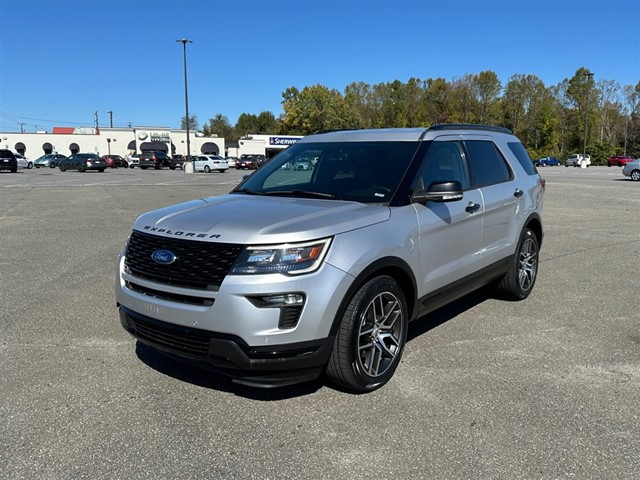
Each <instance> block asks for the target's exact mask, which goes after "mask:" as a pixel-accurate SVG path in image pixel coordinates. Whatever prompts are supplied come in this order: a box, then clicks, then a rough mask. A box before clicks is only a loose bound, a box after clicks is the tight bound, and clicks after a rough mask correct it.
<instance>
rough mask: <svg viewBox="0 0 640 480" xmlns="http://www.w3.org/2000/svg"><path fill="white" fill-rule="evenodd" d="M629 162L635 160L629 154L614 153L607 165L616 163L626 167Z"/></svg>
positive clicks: (611, 165) (610, 165)
mask: <svg viewBox="0 0 640 480" xmlns="http://www.w3.org/2000/svg"><path fill="white" fill-rule="evenodd" d="M629 162H633V158H631V157H630V156H628V155H614V156H613V157H609V158H607V167H613V166H614V165H616V166H618V167H624V166H625V165H626V164H627V163H629Z"/></svg>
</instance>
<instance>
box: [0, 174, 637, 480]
mask: <svg viewBox="0 0 640 480" xmlns="http://www.w3.org/2000/svg"><path fill="white" fill-rule="evenodd" d="M539 170H540V172H541V174H542V176H543V177H544V178H546V180H547V192H546V196H545V209H544V213H545V218H544V220H545V228H546V236H545V239H544V242H543V245H542V252H541V266H540V274H539V277H538V283H537V285H536V287H535V289H534V292H533V294H532V295H531V297H530V298H529V299H528V300H526V301H525V302H520V303H510V302H502V301H499V300H495V299H493V298H491V297H490V296H488V295H487V294H486V293H483V292H480V293H476V294H474V295H471V296H469V297H466V298H464V299H463V301H459V302H457V303H456V304H455V305H452V306H450V307H447V308H445V309H442V310H440V311H438V312H435V313H434V314H432V315H429V316H428V317H425V318H424V319H422V320H420V321H419V322H415V323H414V324H413V325H412V326H411V330H410V334H409V335H410V341H409V343H408V345H407V348H406V351H405V355H404V358H403V362H402V364H401V365H400V367H399V368H398V371H397V372H396V374H395V376H394V378H393V379H392V380H391V382H390V383H389V385H387V386H386V387H385V388H383V389H381V390H378V391H375V392H373V393H371V394H368V395H351V394H348V393H345V392H342V391H339V390H336V389H334V388H332V387H331V386H328V385H325V384H323V383H322V382H317V383H312V384H307V385H301V386H297V387H294V388H288V389H282V390H252V389H248V388H244V387H238V386H235V385H234V384H232V383H230V382H229V381H228V380H226V379H224V378H221V377H216V376H213V375H210V374H207V373H203V372H199V371H195V370H193V369H191V368H188V367H183V366H181V365H179V364H177V363H174V362H172V361H171V360H168V359H166V358H164V357H162V356H160V355H158V354H156V353H154V352H152V351H150V350H149V349H147V348H145V347H143V346H140V345H138V346H137V345H136V344H135V341H134V340H133V339H132V338H131V337H130V336H128V334H126V333H125V332H124V330H123V329H122V328H121V327H120V324H119V320H118V315H117V310H116V307H115V299H114V293H113V290H114V288H113V284H114V279H115V260H116V256H117V253H118V251H119V250H120V249H121V248H122V246H123V244H124V242H125V241H126V239H127V236H128V234H129V231H130V227H131V225H132V223H133V221H134V219H135V218H136V216H137V215H139V214H140V213H142V212H144V211H147V210H150V209H153V208H157V207H161V206H164V205H168V204H172V203H176V202H179V201H183V200H188V199H192V198H197V197H204V196H210V195H220V194H223V193H226V192H228V191H229V190H231V188H233V186H234V185H236V184H237V183H238V182H239V181H240V179H241V178H242V175H243V174H246V173H247V172H244V173H243V172H240V171H235V170H230V171H228V172H226V173H224V174H220V173H210V174H193V175H186V174H184V173H183V172H181V171H170V170H162V171H150V170H147V171H141V170H138V169H133V170H130V169H115V170H107V171H106V172H104V173H97V172H87V173H78V172H65V173H62V172H60V171H58V170H56V169H39V170H29V171H27V170H24V171H19V172H18V173H16V174H10V173H4V172H3V173H1V174H0V199H1V200H2V201H1V203H0V205H1V206H2V210H0V239H1V240H0V279H1V280H0V281H1V283H2V286H1V288H2V289H1V291H2V302H0V392H2V395H1V396H0V478H3V479H4V478H7V479H15V478H53V479H58V478H64V479H71V478H73V479H75V478H177V477H180V478H225V479H246V478H254V479H280V478H291V479H306V478H309V479H312V478H313V479H317V478H349V479H359V478H390V477H395V478H406V479H409V478H411V479H413V478H415V479H452V478H482V479H485V478H486V479H515V478H526V479H529V478H540V479H552V478H616V479H626V478H629V479H631V478H637V476H638V472H639V471H640V441H639V439H640V422H639V418H638V417H639V413H638V412H639V411H640V322H639V317H640V312H639V310H638V293H637V291H638V289H637V281H638V261H637V256H638V251H639V249H640V221H639V220H638V212H640V184H638V183H637V182H631V181H629V180H628V179H626V178H625V177H623V176H622V173H621V169H619V168H607V167H591V168H588V169H578V168H564V167H546V168H540V169H539Z"/></svg>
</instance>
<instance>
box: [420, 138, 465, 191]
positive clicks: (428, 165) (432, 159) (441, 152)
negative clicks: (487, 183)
mask: <svg viewBox="0 0 640 480" xmlns="http://www.w3.org/2000/svg"><path fill="white" fill-rule="evenodd" d="M420 178H421V180H422V185H420V186H419V188H424V189H428V188H429V186H430V185H431V184H432V183H434V182H447V181H452V180H457V181H458V182H460V184H461V185H462V189H463V190H466V189H468V188H469V186H470V181H469V172H468V170H467V165H466V162H465V161H464V151H463V149H462V145H461V143H460V142H455V141H452V142H433V143H432V144H431V146H430V147H429V150H428V151H427V156H426V159H425V163H424V168H423V170H422V173H421V174H420Z"/></svg>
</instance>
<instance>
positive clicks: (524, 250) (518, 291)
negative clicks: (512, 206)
mask: <svg viewBox="0 0 640 480" xmlns="http://www.w3.org/2000/svg"><path fill="white" fill-rule="evenodd" d="M539 252H540V241H539V240H538V237H536V234H535V233H533V230H531V229H529V228H525V229H524V230H523V232H522V235H520V242H518V249H517V250H516V253H515V254H514V257H513V261H512V264H511V266H510V267H509V270H508V271H507V273H505V275H504V277H503V278H502V280H500V283H499V284H498V291H499V292H500V293H501V294H502V295H503V296H504V297H505V298H506V299H507V300H524V299H525V298H527V297H528V296H529V294H530V293H531V290H533V285H534V284H535V283H536V278H537V276H538V254H539Z"/></svg>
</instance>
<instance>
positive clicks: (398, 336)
mask: <svg viewBox="0 0 640 480" xmlns="http://www.w3.org/2000/svg"><path fill="white" fill-rule="evenodd" d="M402 315H403V312H402V304H401V303H400V300H399V299H398V298H397V297H396V296H395V295H394V294H393V293H391V292H381V293H379V294H378V295H377V296H376V297H375V298H374V299H373V300H372V301H371V302H370V303H369V305H367V308H366V309H365V310H364V312H363V314H362V317H361V321H360V330H359V332H358V361H359V363H360V366H361V367H362V369H363V370H364V371H365V373H366V374H367V375H369V376H371V377H379V376H381V375H383V374H384V373H385V372H386V371H387V370H388V369H389V368H390V367H391V366H392V365H393V363H394V359H395V358H396V356H398V355H399V354H400V352H401V350H402V348H401V347H402V338H403V331H402V329H403V325H404V322H403V321H402V320H403V319H402Z"/></svg>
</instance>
